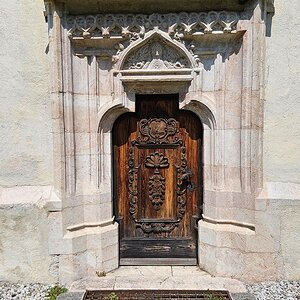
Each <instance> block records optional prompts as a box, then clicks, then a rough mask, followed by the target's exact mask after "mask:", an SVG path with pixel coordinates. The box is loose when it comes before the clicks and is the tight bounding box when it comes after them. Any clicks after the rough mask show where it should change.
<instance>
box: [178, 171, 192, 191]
mask: <svg viewBox="0 0 300 300" xmlns="http://www.w3.org/2000/svg"><path fill="white" fill-rule="evenodd" d="M192 175H193V173H192V170H191V169H187V170H186V172H185V173H183V174H182V175H181V181H182V183H183V186H184V187H185V188H186V189H187V190H188V191H190V192H192V191H194V190H195V188H196V185H195V183H194V182H192Z"/></svg>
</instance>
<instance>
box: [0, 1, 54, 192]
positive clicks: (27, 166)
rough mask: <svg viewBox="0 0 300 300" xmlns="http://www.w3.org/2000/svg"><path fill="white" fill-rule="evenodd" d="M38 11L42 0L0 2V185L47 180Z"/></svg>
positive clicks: (42, 34)
mask: <svg viewBox="0 0 300 300" xmlns="http://www.w3.org/2000/svg"><path fill="white" fill-rule="evenodd" d="M43 9H44V5H43V1H42V0H33V1H29V0H12V1H0V37H1V46H0V91H1V93H0V99H1V100H0V103H1V109H0V157H1V159H0V186H13V185H45V184H49V183H51V182H52V136H51V130H52V129H51V125H52V121H51V107H50V105H51V103H50V101H49V99H50V96H49V88H48V86H49V84H50V80H49V66H48V58H47V55H46V53H45V52H46V51H47V44H48V36H47V24H46V23H45V20H44V16H43Z"/></svg>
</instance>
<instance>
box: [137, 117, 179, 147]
mask: <svg viewBox="0 0 300 300" xmlns="http://www.w3.org/2000/svg"><path fill="white" fill-rule="evenodd" d="M177 132H178V125H177V122H176V120H175V119H173V118H170V119H161V118H160V119H157V118H154V119H142V120H141V121H140V124H139V136H138V138H137V140H136V142H135V143H137V144H174V143H179V140H178V137H177V136H176V133H177Z"/></svg>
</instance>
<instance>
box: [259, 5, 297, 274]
mask: <svg viewBox="0 0 300 300" xmlns="http://www.w3.org/2000/svg"><path fill="white" fill-rule="evenodd" d="M275 8H276V13H275V15H274V17H273V22H272V31H271V37H268V38H267V39H266V41H267V48H266V90H265V92H266V93H265V100H266V101H265V123H264V124H265V125H264V166H263V167H264V180H265V189H264V191H263V194H264V195H263V197H265V198H267V199H269V200H268V202H267V204H268V205H269V209H270V210H272V211H273V213H272V215H271V216H270V218H269V221H270V222H272V221H273V222H274V221H275V222H276V220H279V223H280V225H279V226H280V228H279V230H280V235H281V238H280V245H281V251H280V252H281V254H282V258H283V261H284V274H285V276H287V277H289V278H293V279H296V278H298V279H299V278H300V271H299V270H300V251H299V245H300V83H299V77H300V35H299V30H300V22H299V16H298V14H297V12H298V11H299V10H300V2H299V1H297V0H292V1H285V0H275Z"/></svg>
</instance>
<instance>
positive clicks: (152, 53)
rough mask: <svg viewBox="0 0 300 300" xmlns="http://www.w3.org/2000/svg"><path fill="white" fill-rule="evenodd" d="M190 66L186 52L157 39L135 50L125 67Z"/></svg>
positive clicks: (162, 67)
mask: <svg viewBox="0 0 300 300" xmlns="http://www.w3.org/2000/svg"><path fill="white" fill-rule="evenodd" d="M189 66H190V64H189V61H188V59H187V58H186V57H185V56H184V54H181V53H179V52H178V51H176V50H175V49H174V48H172V47H170V46H168V45H167V44H166V43H165V42H163V41H161V40H159V39H155V40H151V41H149V42H147V43H146V44H145V45H144V46H142V47H141V48H138V49H137V50H135V51H133V53H130V54H129V56H128V57H127V59H126V61H125V63H124V65H123V69H124V70H131V69H150V70H155V69H182V68H188V67H189Z"/></svg>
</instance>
